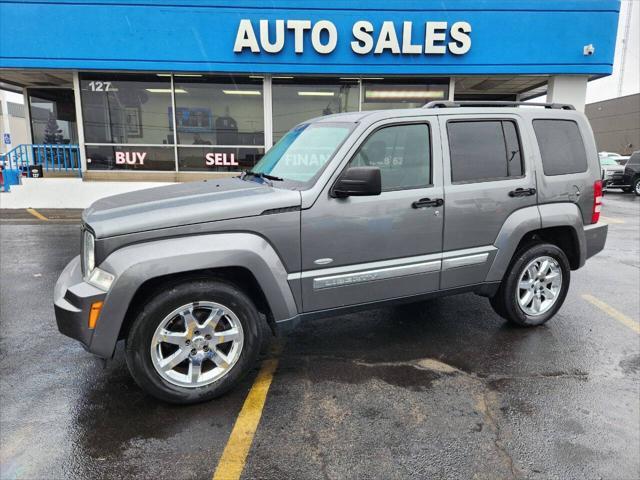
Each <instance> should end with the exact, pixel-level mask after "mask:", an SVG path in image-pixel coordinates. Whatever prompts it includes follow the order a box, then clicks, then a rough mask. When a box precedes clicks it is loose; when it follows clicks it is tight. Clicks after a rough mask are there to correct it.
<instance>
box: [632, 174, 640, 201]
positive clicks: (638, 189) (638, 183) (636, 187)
mask: <svg viewBox="0 0 640 480" xmlns="http://www.w3.org/2000/svg"><path fill="white" fill-rule="evenodd" d="M633 192H634V193H635V194H636V195H637V196H639V197H640V177H637V178H635V179H634V180H633Z"/></svg>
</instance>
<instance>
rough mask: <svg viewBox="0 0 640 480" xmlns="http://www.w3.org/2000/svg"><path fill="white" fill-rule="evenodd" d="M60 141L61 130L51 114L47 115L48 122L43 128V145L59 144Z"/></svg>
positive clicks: (61, 136)
mask: <svg viewBox="0 0 640 480" xmlns="http://www.w3.org/2000/svg"><path fill="white" fill-rule="evenodd" d="M62 139H63V135H62V129H61V128H60V125H58V121H57V120H56V117H55V116H54V115H53V113H49V120H47V125H46V126H45V127H44V143H52V144H60V143H62Z"/></svg>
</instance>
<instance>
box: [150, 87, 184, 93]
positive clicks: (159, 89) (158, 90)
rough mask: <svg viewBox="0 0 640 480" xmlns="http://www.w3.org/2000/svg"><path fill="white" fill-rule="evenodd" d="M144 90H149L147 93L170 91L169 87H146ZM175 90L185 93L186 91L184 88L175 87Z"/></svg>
mask: <svg viewBox="0 0 640 480" xmlns="http://www.w3.org/2000/svg"><path fill="white" fill-rule="evenodd" d="M145 90H146V91H147V92H149V93H171V89H170V88H146V89H145ZM175 92H176V93H187V91H186V90H185V89H184V88H176V89H175Z"/></svg>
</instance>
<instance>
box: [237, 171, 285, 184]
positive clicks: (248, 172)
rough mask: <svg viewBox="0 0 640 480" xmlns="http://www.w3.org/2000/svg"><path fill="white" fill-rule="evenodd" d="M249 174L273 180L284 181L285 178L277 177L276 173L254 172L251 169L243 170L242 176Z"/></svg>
mask: <svg viewBox="0 0 640 480" xmlns="http://www.w3.org/2000/svg"><path fill="white" fill-rule="evenodd" d="M247 175H251V176H253V177H258V178H262V179H267V180H273V181H276V182H283V181H284V178H280V177H276V176H275V175H269V174H268V173H262V172H252V171H251V170H245V171H244V172H243V175H242V178H244V177H246V176H247Z"/></svg>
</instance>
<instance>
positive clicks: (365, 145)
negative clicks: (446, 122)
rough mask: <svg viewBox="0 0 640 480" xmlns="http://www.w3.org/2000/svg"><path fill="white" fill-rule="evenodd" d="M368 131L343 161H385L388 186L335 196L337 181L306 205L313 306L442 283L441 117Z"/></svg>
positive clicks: (306, 290)
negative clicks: (372, 191)
mask: <svg viewBox="0 0 640 480" xmlns="http://www.w3.org/2000/svg"><path fill="white" fill-rule="evenodd" d="M363 138H364V140H363V141H362V142H361V143H360V145H359V146H357V147H354V149H352V152H354V153H352V156H351V157H350V158H349V159H348V160H347V159H345V162H343V166H342V167H341V168H344V166H347V167H349V166H375V167H378V168H380V171H381V179H382V193H381V194H380V195H377V196H366V197H348V198H333V197H332V196H331V195H330V190H331V187H332V183H331V184H329V185H327V186H326V188H325V190H324V191H323V192H322V193H321V194H320V197H319V198H318V200H317V201H316V202H315V204H314V205H313V206H312V207H311V208H309V209H307V210H303V211H302V225H301V229H302V231H301V238H302V272H301V278H300V280H301V286H302V298H303V308H304V311H307V312H309V311H314V310H320V309H328V308H336V307H341V306H347V305H356V304H361V303H367V302H374V301H378V300H387V299H392V298H396V297H404V296H409V295H417V294H421V293H425V292H429V291H433V290H437V289H438V284H439V277H440V264H441V261H440V254H441V251H442V229H443V216H444V205H442V197H443V188H442V171H441V161H440V158H441V153H440V152H441V146H440V142H439V132H438V125H437V123H436V122H430V121H429V120H428V119H426V118H425V119H423V120H420V121H412V122H411V123H398V122H397V121H396V122H384V123H382V124H377V125H376V126H373V127H371V128H370V129H369V131H368V132H367V133H366V135H363ZM347 161H348V165H345V163H346V162H347Z"/></svg>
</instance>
